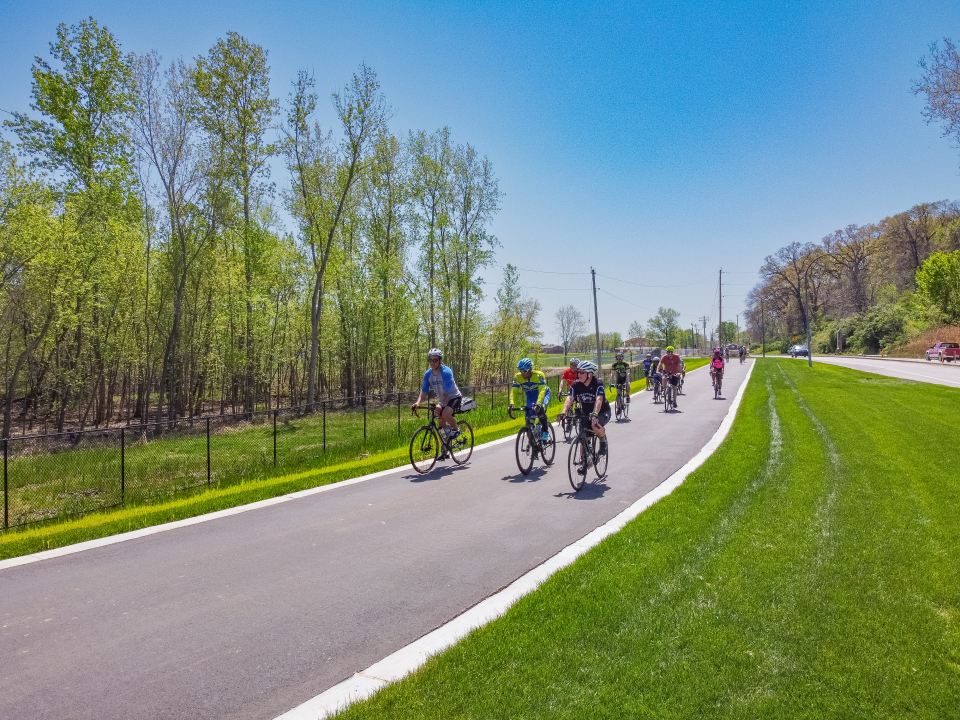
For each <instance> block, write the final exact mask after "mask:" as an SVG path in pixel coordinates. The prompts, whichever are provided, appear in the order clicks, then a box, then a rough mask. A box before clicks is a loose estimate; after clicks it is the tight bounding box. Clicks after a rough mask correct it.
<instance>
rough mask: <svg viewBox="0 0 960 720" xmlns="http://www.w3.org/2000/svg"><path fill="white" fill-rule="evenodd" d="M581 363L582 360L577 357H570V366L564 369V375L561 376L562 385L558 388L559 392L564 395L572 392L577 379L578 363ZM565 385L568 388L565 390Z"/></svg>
mask: <svg viewBox="0 0 960 720" xmlns="http://www.w3.org/2000/svg"><path fill="white" fill-rule="evenodd" d="M579 364H580V361H579V360H577V359H576V358H570V367H568V368H567V369H566V370H564V371H563V375H561V376H560V387H558V388H557V392H558V393H559V394H560V396H561V397H562V396H563V395H566V394H567V393H569V392H570V388H572V387H573V384H574V383H575V382H576V381H577V365H579ZM564 385H566V390H564Z"/></svg>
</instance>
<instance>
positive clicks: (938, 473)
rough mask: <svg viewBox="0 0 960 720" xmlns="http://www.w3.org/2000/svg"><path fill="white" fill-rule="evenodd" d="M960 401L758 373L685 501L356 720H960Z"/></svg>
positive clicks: (888, 382)
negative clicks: (959, 557) (959, 436)
mask: <svg viewBox="0 0 960 720" xmlns="http://www.w3.org/2000/svg"><path fill="white" fill-rule="evenodd" d="M958 399H960V393H958V391H957V390H955V389H950V388H945V387H941V386H938V385H928V384H922V383H913V382H909V381H902V380H897V379H893V378H885V377H879V376H876V375H870V374H867V373H862V372H859V371H855V370H849V369H846V368H842V367H838V366H829V365H823V364H817V365H815V366H814V368H813V369H812V370H811V369H810V368H807V367H806V366H805V365H801V364H799V363H795V362H791V361H780V360H775V359H768V360H764V361H759V362H758V363H757V367H756V368H755V370H754V373H753V376H752V379H751V383H750V386H749V388H748V389H747V391H746V393H745V396H744V398H743V403H742V405H741V407H740V410H739V413H738V417H737V422H736V423H735V424H734V426H733V429H732V431H731V433H730V435H729V436H728V437H727V439H726V440H725V442H724V443H723V444H722V445H721V447H720V448H719V449H718V450H717V452H716V453H714V455H713V456H712V457H711V458H710V459H709V460H708V461H707V462H706V463H705V464H704V465H703V466H701V467H700V468H699V469H698V470H697V471H696V472H694V473H693V474H691V475H690V477H689V478H687V480H686V482H685V483H684V484H683V485H682V486H681V487H680V488H678V489H677V490H676V491H675V492H674V493H672V494H671V495H670V496H669V497H667V498H665V499H664V500H661V501H660V502H659V503H657V504H656V505H655V506H653V507H652V508H651V509H649V510H648V511H647V512H645V513H643V514H642V515H641V516H640V517H638V518H637V519H636V520H635V521H633V522H631V523H630V524H629V525H628V526H627V527H626V528H625V529H624V530H622V531H621V532H620V533H618V534H616V535H614V536H612V537H610V538H608V539H607V540H605V541H604V542H603V543H601V544H600V545H599V546H598V547H596V548H595V549H593V550H591V551H590V552H589V553H587V554H585V555H584V556H583V557H581V558H580V559H579V560H577V561H576V562H575V563H574V564H572V565H571V566H569V567H568V568H566V569H564V570H562V571H560V572H559V573H557V574H556V575H554V576H553V577H552V578H551V579H550V580H548V581H547V582H545V583H544V584H543V585H542V586H541V587H540V588H539V589H538V590H537V591H536V592H534V593H531V594H530V595H528V596H526V597H525V598H523V599H522V600H520V601H519V602H518V603H517V604H515V605H514V606H513V607H512V608H511V609H510V610H509V611H508V612H507V613H506V614H505V616H504V617H502V618H500V619H499V620H497V621H495V622H493V623H491V624H489V625H487V626H485V627H483V628H481V629H479V630H477V631H475V632H473V633H472V634H471V635H470V636H468V637H467V638H466V639H465V640H464V641H462V642H461V643H459V644H457V645H456V646H454V647H453V648H451V649H450V650H449V651H447V652H445V653H443V654H441V655H439V656H437V657H435V658H433V659H432V660H430V661H429V662H428V663H427V664H425V665H424V666H423V667H422V668H421V669H420V670H419V671H417V672H416V673H414V674H412V675H411V676H410V677H408V678H407V679H405V680H403V681H401V682H398V683H395V684H393V685H390V686H388V687H387V688H385V689H384V690H382V691H381V692H379V693H378V694H377V695H375V696H374V697H372V698H371V699H369V700H368V701H366V702H363V703H359V704H357V705H355V706H353V707H351V708H349V709H347V710H345V711H344V712H343V713H341V715H339V716H338V717H340V718H344V719H349V720H358V719H360V718H374V717H375V718H423V717H443V718H541V717H551V718H590V719H593V718H624V717H630V718H645V717H649V718H681V717H717V718H721V717H722V718H745V717H750V718H778V719H779V718H784V717H789V718H798V717H802V718H823V717H862V718H877V717H882V718H903V717H911V718H946V717H957V716H958V711H957V708H960V566H958V564H957V562H956V551H957V548H958V547H960V512H958V510H960V458H958V455H957V453H956V430H957V428H958V427H960V403H958V402H957V401H958Z"/></svg>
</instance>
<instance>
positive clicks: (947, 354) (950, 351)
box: [927, 342, 960, 362]
mask: <svg viewBox="0 0 960 720" xmlns="http://www.w3.org/2000/svg"><path fill="white" fill-rule="evenodd" d="M934 358H936V359H938V360H939V361H940V362H950V361H951V360H957V359H960V345H958V344H957V343H946V342H938V343H937V344H936V345H934V346H933V347H932V348H930V349H929V350H927V360H933V359H934Z"/></svg>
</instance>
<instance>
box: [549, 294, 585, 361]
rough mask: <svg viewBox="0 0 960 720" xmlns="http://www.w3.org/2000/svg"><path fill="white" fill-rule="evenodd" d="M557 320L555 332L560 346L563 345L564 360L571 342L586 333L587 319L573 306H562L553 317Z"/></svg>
mask: <svg viewBox="0 0 960 720" xmlns="http://www.w3.org/2000/svg"><path fill="white" fill-rule="evenodd" d="M554 317H556V319H557V331H558V332H559V333H560V344H561V345H563V354H564V360H566V355H567V352H569V350H570V348H571V346H572V345H573V341H574V340H575V339H576V338H577V337H579V336H580V335H583V334H584V333H585V332H586V331H587V319H586V318H585V317H584V316H583V313H582V312H580V311H579V310H578V309H577V308H576V307H574V306H573V305H564V306H563V307H562V308H560V309H559V310H557V314H556V315H555V316H554Z"/></svg>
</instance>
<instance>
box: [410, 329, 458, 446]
mask: <svg viewBox="0 0 960 720" xmlns="http://www.w3.org/2000/svg"><path fill="white" fill-rule="evenodd" d="M427 359H428V360H429V361H430V369H429V370H427V372H426V373H424V375H423V386H422V387H421V388H420V395H419V397H418V398H417V401H416V402H415V403H414V404H413V406H412V407H411V409H412V410H416V409H417V408H418V407H420V403H422V402H423V401H424V400H426V399H427V398H428V397H429V393H430V391H431V390H432V391H433V394H434V395H436V396H437V405H436V407H434V408H433V412H434V414H435V415H436V416H437V424H438V425H439V426H440V432H444V428H446V426H447V425H449V426H450V429H449V430H447V431H446V433H447V435H448V436H449V437H452V438H454V437H456V436H457V435H459V434H460V428H459V427H458V426H457V419H456V417H455V416H454V413H456V412H457V411H458V410H459V409H460V403H461V402H462V401H463V397H462V396H461V395H460V388H458V387H457V383H456V381H455V380H454V379H453V370H451V369H450V368H449V367H447V366H446V365H444V364H442V362H441V361H442V360H443V352H442V351H440V350H439V349H437V348H431V350H430V351H429V352H428V353H427Z"/></svg>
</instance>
